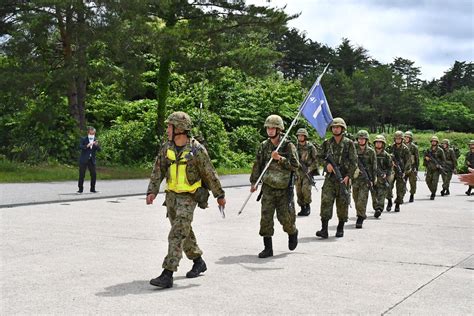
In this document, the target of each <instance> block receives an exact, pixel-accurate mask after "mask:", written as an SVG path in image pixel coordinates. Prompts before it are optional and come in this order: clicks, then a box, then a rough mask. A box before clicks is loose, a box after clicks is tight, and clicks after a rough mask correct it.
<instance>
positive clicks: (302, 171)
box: [295, 128, 318, 216]
mask: <svg viewBox="0 0 474 316" xmlns="http://www.w3.org/2000/svg"><path fill="white" fill-rule="evenodd" d="M296 135H297V136H298V144H297V146H296V150H297V152H298V157H299V159H300V168H298V170H297V171H296V182H295V186H296V196H297V198H298V205H299V206H300V207H301V211H300V212H299V213H298V216H308V215H309V214H310V213H311V207H310V204H311V188H312V186H313V184H314V182H313V181H314V180H313V175H314V174H315V173H316V172H317V170H318V156H317V155H318V154H317V151H316V147H315V146H314V145H313V144H312V143H311V142H309V141H308V131H307V130H306V129H304V128H300V129H298V131H297V132H296ZM311 182H312V183H311Z"/></svg>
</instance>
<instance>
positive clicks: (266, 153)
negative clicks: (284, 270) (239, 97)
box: [250, 115, 299, 258]
mask: <svg viewBox="0 0 474 316" xmlns="http://www.w3.org/2000/svg"><path fill="white" fill-rule="evenodd" d="M264 127H265V128H266V130H267V135H268V139H267V140H265V141H263V142H262V143H261V144H260V147H259V148H258V151H257V156H256V158H255V162H254V164H253V168H252V174H251V175H250V183H251V187H250V192H255V191H256V190H257V185H258V183H256V182H257V180H258V178H259V176H260V174H261V173H262V172H263V170H264V168H265V165H266V164H267V163H268V161H269V160H270V158H272V162H271V163H270V166H269V167H268V169H267V171H266V172H265V174H264V175H263V178H262V182H263V184H262V188H261V192H260V194H261V199H262V211H261V218H260V236H262V237H263V244H264V246H265V248H264V249H263V251H262V252H260V253H259V254H258V257H259V258H267V257H271V256H273V244H272V236H273V233H274V228H273V226H274V225H273V216H274V214H275V211H276V214H277V219H278V221H279V222H280V223H281V225H282V226H283V230H284V231H285V232H286V233H287V234H288V248H289V249H290V250H294V249H295V248H296V246H297V245H298V230H297V229H296V226H295V214H294V197H293V178H294V172H295V171H296V170H297V169H298V167H299V163H298V153H297V152H296V147H295V145H293V144H292V143H291V142H290V141H288V140H285V141H284V143H283V144H282V145H281V146H280V149H279V151H278V152H277V151H275V149H276V148H277V147H278V145H279V144H280V141H281V139H282V138H283V135H282V134H281V132H282V131H283V130H284V129H285V127H284V124H283V120H282V118H281V117H280V116H278V115H270V116H269V117H267V119H266V120H265V124H264ZM259 198H260V197H259Z"/></svg>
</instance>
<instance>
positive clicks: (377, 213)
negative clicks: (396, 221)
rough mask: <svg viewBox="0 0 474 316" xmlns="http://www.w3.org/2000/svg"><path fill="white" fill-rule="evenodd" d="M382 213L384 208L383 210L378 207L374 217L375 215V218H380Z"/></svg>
mask: <svg viewBox="0 0 474 316" xmlns="http://www.w3.org/2000/svg"><path fill="white" fill-rule="evenodd" d="M380 215H382V210H381V209H376V210H375V213H374V217H375V218H379V217H380Z"/></svg>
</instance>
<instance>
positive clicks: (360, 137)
mask: <svg viewBox="0 0 474 316" xmlns="http://www.w3.org/2000/svg"><path fill="white" fill-rule="evenodd" d="M368 142H369V133H368V132H367V131H365V130H360V131H359V132H358V133H357V145H356V150H357V158H358V162H357V164H358V169H357V170H356V172H355V176H354V182H353V184H352V194H353V197H354V203H355V207H356V211H357V222H356V226H355V227H356V228H362V224H363V223H364V220H365V219H366V218H367V215H366V210H367V201H368V199H369V191H373V186H374V179H375V175H376V171H377V159H376V158H375V151H374V150H373V149H372V148H370V147H369V146H368Z"/></svg>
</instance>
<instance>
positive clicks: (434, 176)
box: [425, 170, 439, 193]
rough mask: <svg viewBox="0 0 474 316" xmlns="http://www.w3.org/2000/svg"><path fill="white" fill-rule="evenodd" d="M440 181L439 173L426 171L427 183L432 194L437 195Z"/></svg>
mask: <svg viewBox="0 0 474 316" xmlns="http://www.w3.org/2000/svg"><path fill="white" fill-rule="evenodd" d="M438 181H439V171H438V170H436V171H432V170H428V171H426V177H425V182H426V185H428V188H429V189H430V191H431V193H436V191H437V190H438Z"/></svg>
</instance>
